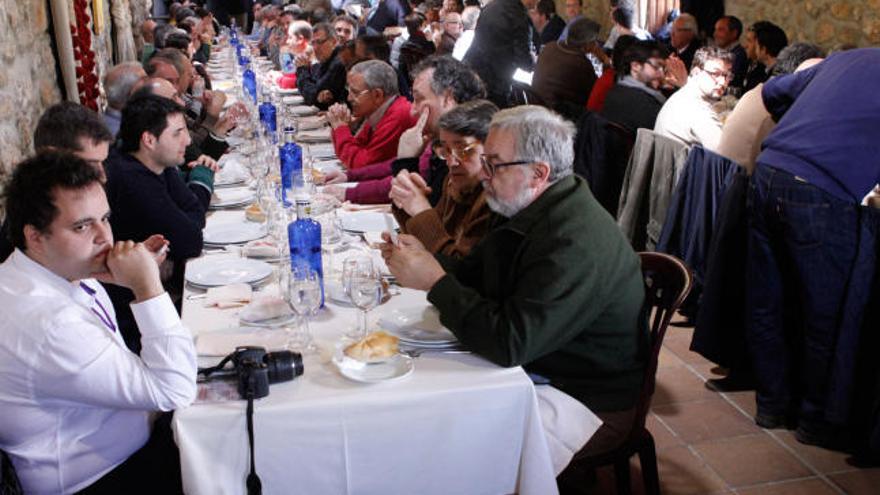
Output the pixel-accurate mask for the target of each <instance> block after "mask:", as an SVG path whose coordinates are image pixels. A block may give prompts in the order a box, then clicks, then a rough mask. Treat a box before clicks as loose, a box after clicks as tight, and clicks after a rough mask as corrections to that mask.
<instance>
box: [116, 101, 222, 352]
mask: <svg viewBox="0 0 880 495" xmlns="http://www.w3.org/2000/svg"><path fill="white" fill-rule="evenodd" d="M183 112H184V110H183V107H181V106H180V105H178V104H177V103H175V102H173V101H171V100H169V99H168V98H163V97H160V96H155V95H150V96H144V97H140V98H135V99H132V100H131V101H129V102H128V104H127V105H126V106H125V108H124V109H123V110H122V123H121V125H120V128H119V135H118V137H119V147H118V148H117V149H115V150H114V151H113V152H112V153H111V155H110V158H108V160H107V200H108V201H109V203H110V208H111V210H112V211H113V216H112V217H111V219H110V224H111V226H112V227H113V236H114V238H116V239H126V240H133V241H135V242H142V241H144V240H145V239H146V238H148V237H149V236H151V235H153V234H157V233H158V234H161V235H163V236H164V237H165V239H167V240H168V241H169V242H170V246H169V247H170V251H169V254H168V260H170V261H171V262H172V263H174V265H175V268H177V271H176V272H177V275H182V273H183V271H182V268H183V264H184V262H185V261H186V260H187V259H189V258H193V257H195V256H198V255H199V254H201V251H202V229H203V228H204V226H205V211H206V210H207V208H208V203H209V202H210V200H211V194H212V192H213V189H212V188H213V172H212V171H211V170H210V169H208V168H206V167H202V166H197V167H195V168H194V169H193V170H192V171H191V172H190V174H189V181H188V183H187V182H184V180H183V178H182V175H181V172H180V170H179V169H178V165H180V164H181V163H183V159H184V152H185V150H186V147H187V145H188V144H189V143H190V137H189V132H188V131H187V128H186V120H185V119H184V113H183ZM179 278H181V280H182V277H179ZM181 280H175V277H172V279H171V281H170V283H171V285H177V284H178V283H181ZM105 288H106V289H107V292H108V293H109V294H110V298H111V300H112V301H113V307H114V308H115V310H116V316H117V320H118V322H119V326H120V332H121V333H122V336H123V338H125V341H126V344H127V345H128V346H129V348H131V349H132V350H133V351H134V352H138V351H139V350H140V333H139V332H138V331H137V326H136V325H135V323H134V318H133V317H132V315H131V310H130V308H129V303H130V302H131V301H132V300H133V294H132V293H131V291H129V290H127V289H122V288H120V287H117V286H112V285H109V284H108V285H106V286H105Z"/></svg>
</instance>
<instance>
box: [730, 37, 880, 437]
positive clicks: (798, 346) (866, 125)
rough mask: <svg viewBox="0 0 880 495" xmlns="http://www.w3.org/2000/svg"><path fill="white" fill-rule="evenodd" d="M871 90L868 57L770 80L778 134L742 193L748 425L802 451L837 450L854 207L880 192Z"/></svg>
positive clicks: (872, 61)
mask: <svg viewBox="0 0 880 495" xmlns="http://www.w3.org/2000/svg"><path fill="white" fill-rule="evenodd" d="M878 79H880V49H877V48H867V49H860V50H851V51H847V52H841V53H838V54H835V55H833V56H831V57H829V58H828V59H827V60H825V61H824V62H822V63H820V64H818V65H816V66H814V67H812V68H810V69H807V70H804V71H801V72H797V73H794V74H791V75H788V76H781V77H777V78H774V79H772V80H770V81H768V82H767V83H766V84H765V85H764V87H763V91H762V96H763V99H764V104H765V106H766V107H767V110H768V111H769V112H770V114H771V115H772V116H773V117H774V119H776V120H778V122H779V124H778V125H777V127H776V128H775V129H774V131H773V132H772V133H771V134H770V135H769V136H768V137H767V139H765V140H764V151H763V152H762V153H761V155H759V156H758V160H757V163H758V164H757V168H756V170H755V172H754V174H753V176H752V184H751V187H750V191H749V217H750V218H749V260H748V261H749V262H748V278H747V284H748V285H747V286H748V296H747V307H748V314H747V318H748V325H747V337H748V341H749V349H750V352H751V353H752V356H753V359H754V363H755V372H756V376H757V382H758V387H757V403H758V404H757V405H758V411H757V415H756V417H755V420H756V422H757V423H758V424H759V425H760V426H763V427H765V428H774V427H780V426H785V425H786V424H788V423H791V422H792V421H793V420H796V421H797V424H798V430H797V433H796V436H797V438H798V440H800V441H801V442H804V443H810V444H819V445H826V446H834V445H839V444H840V442H839V441H840V440H841V439H842V437H841V435H840V431H839V427H841V426H842V423H845V422H846V420H845V419H843V420H842V421H841V420H840V419H837V420H834V415H833V414H830V413H829V410H831V409H833V408H839V406H840V404H839V402H840V401H839V398H840V396H839V394H840V393H841V392H840V390H839V387H835V386H834V385H833V384H834V383H840V382H839V381H838V378H837V371H836V368H835V366H836V364H835V363H838V362H839V361H838V360H839V359H840V356H841V355H842V354H841V353H846V352H852V353H854V352H855V351H854V345H855V344H853V343H851V342H850V343H849V344H847V338H846V337H845V336H846V335H849V333H848V332H849V330H845V329H846V328H847V327H846V325H845V324H843V323H842V322H844V321H845V320H846V318H844V304H845V303H846V301H847V297H849V293H850V291H851V290H858V289H859V288H857V287H853V286H852V281H853V280H854V279H855V277H856V275H857V274H858V273H859V270H860V268H859V267H858V266H856V265H857V263H856V259H857V256H858V254H859V243H860V224H859V222H860V211H859V204H860V203H861V201H862V198H863V197H864V196H865V195H866V194H867V193H868V192H869V191H870V190H871V189H872V188H873V187H874V185H875V184H877V183H878V182H880V161H878V160H877V156H880V99H878V98H877V95H876V81H877V80H878ZM862 289H864V288H862ZM847 359H849V358H847ZM850 361H851V360H850ZM848 385H851V383H849V384H846V385H844V388H845V387H846V386H848ZM831 397H834V399H832V398H831Z"/></svg>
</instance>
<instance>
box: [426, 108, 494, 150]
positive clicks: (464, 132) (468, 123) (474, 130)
mask: <svg viewBox="0 0 880 495" xmlns="http://www.w3.org/2000/svg"><path fill="white" fill-rule="evenodd" d="M497 112H498V107H496V106H495V104H494V103H492V102H491V101H489V100H474V101H469V102H466V103H462V104H461V105H456V106H455V107H453V108H452V109H451V110H449V111H448V112H446V113H444V114H443V115H441V116H440V120H438V121H437V127H439V128H440V129H442V130H444V131H448V132H454V133H455V134H458V135H460V136H471V137H475V138H477V140H479V141H480V142H485V141H486V136H487V135H488V134H489V123H490V122H491V121H492V116H493V115H495V114H496V113H497Z"/></svg>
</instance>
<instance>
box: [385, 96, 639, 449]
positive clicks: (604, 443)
mask: <svg viewBox="0 0 880 495" xmlns="http://www.w3.org/2000/svg"><path fill="white" fill-rule="evenodd" d="M573 135H574V128H573V126H572V125H571V124H570V123H568V122H566V121H564V120H563V119H561V118H560V117H559V116H558V115H556V114H554V113H552V112H550V111H549V110H546V109H544V108H542V107H535V106H521V107H515V108H511V109H508V110H504V111H501V112H498V113H497V114H495V117H494V118H493V119H492V123H491V124H490V128H489V135H488V137H487V139H486V143H485V146H484V151H485V154H484V155H482V157H481V158H482V162H483V173H482V183H483V188H484V190H485V191H486V197H487V201H488V203H489V206H490V207H491V208H492V209H493V210H494V211H495V212H496V213H499V214H500V215H502V216H503V217H506V218H507V220H506V221H504V222H503V223H500V224H499V225H497V226H496V227H495V228H494V229H493V230H491V231H490V233H489V234H487V236H486V237H485V238H484V239H483V240H482V241H481V242H480V243H479V244H478V245H477V246H476V247H475V248H474V250H473V251H472V252H471V254H470V255H469V256H467V257H465V258H464V259H462V260H460V261H453V260H449V259H444V258H443V257H439V256H438V257H437V258H435V257H433V256H432V255H430V254H429V253H428V252H427V251H425V250H424V248H423V247H422V246H421V245H420V244H419V243H418V241H416V240H415V239H414V238H412V237H410V236H405V235H401V236H399V239H398V243H397V244H396V245H391V244H386V245H385V246H384V249H383V255H384V256H385V258H386V260H387V262H388V266H389V268H390V270H391V273H392V274H394V275H395V277H396V278H397V280H398V282H399V283H401V285H403V286H405V287H411V288H416V289H422V290H426V291H428V300H429V301H431V303H432V304H434V306H436V307H437V309H438V310H439V312H440V320H441V321H442V322H443V324H444V325H445V326H446V327H447V328H449V329H450V330H451V331H452V332H453V333H454V334H455V335H456V336H457V337H458V339H459V340H460V341H461V342H462V344H464V345H465V346H466V347H467V348H469V349H471V350H472V351H474V352H476V353H477V354H480V355H482V356H483V357H485V358H487V359H489V360H490V361H492V362H494V363H497V364H499V365H501V366H518V365H522V366H523V367H524V368H525V369H526V370H527V371H528V372H529V373H530V374H532V376H536V375H537V376H540V377H541V378H542V379H546V380H547V381H549V383H550V385H551V386H552V387H554V388H555V389H558V390H559V391H562V392H564V393H565V394H567V395H569V396H571V397H573V398H575V399H577V400H578V401H580V403H582V404H583V405H585V406H587V408H589V409H590V410H591V411H593V412H594V413H595V414H596V415H598V416H599V417H600V418H601V419H602V421H603V423H604V424H603V426H602V427H601V428H600V429H599V431H598V432H596V434H595V435H593V436H592V438H590V441H589V443H588V444H587V445H586V449H587V450H588V451H590V452H602V451H606V450H609V449H611V448H613V447H616V446H617V445H619V444H620V443H621V442H622V441H623V440H624V439H625V437H626V435H627V434H628V433H629V429H630V426H631V424H632V420H633V418H634V414H635V405H636V401H637V399H638V395H639V390H640V387H641V383H642V374H643V371H644V367H645V364H646V361H647V357H648V354H647V352H648V345H647V344H648V332H647V326H646V325H645V320H644V317H643V315H642V311H641V309H642V304H643V301H644V281H643V279H642V273H641V269H640V266H639V259H638V256H637V255H636V253H635V252H634V251H633V250H632V248H631V247H630V245H629V243H628V242H627V241H626V240H625V239H624V237H623V235H622V234H621V232H620V230H619V229H618V228H617V226H616V224H615V223H614V220H613V219H612V218H611V216H610V215H609V214H608V213H607V212H606V211H605V210H604V209H603V208H602V206H601V205H600V204H599V203H598V202H597V201H596V200H595V199H594V198H593V195H592V194H591V193H590V190H589V188H588V186H587V184H586V182H585V181H584V180H583V179H581V178H579V177H576V176H574V175H572V162H573V146H572V139H573ZM544 388H546V387H537V390H538V392H539V397H540V396H541V391H542V389H544ZM572 402H573V401H572ZM542 419H543V418H542ZM545 424H546V422H545ZM580 445H583V443H581V444H580Z"/></svg>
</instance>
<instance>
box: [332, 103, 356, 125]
mask: <svg viewBox="0 0 880 495" xmlns="http://www.w3.org/2000/svg"><path fill="white" fill-rule="evenodd" d="M327 122H328V123H329V124H330V127H331V128H333V129H336V128H337V127H339V126H341V125H348V124H349V123H350V122H351V111H350V110H349V109H348V107H347V106H345V105H343V104H342V103H334V104H333V105H331V106H330V108H328V109H327Z"/></svg>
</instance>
